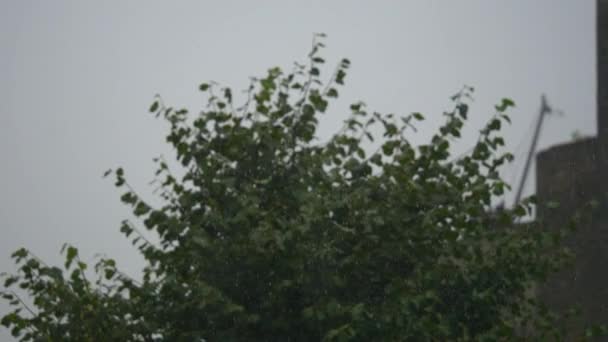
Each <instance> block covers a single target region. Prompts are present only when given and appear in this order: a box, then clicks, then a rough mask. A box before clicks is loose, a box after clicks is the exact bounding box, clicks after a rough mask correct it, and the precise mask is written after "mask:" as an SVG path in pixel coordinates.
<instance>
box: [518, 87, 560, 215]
mask: <svg viewBox="0 0 608 342" xmlns="http://www.w3.org/2000/svg"><path fill="white" fill-rule="evenodd" d="M551 113H553V109H552V108H551V107H550V106H549V104H548V103H547V97H546V96H545V94H542V95H541V98H540V111H539V115H538V119H536V120H537V121H536V129H535V130H534V137H533V138H532V144H531V145H530V150H529V151H528V156H527V157H526V165H525V166H524V174H523V175H522V177H521V180H520V182H519V187H518V188H517V194H516V195H515V201H514V202H513V205H517V204H519V201H520V200H521V194H522V192H523V190H524V186H525V185H526V179H527V178H528V172H529V171H530V164H531V162H532V157H533V156H534V154H535V152H536V145H537V143H538V137H539V135H540V129H541V127H542V125H543V119H544V118H545V114H551Z"/></svg>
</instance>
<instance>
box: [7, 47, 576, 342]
mask: <svg viewBox="0 0 608 342" xmlns="http://www.w3.org/2000/svg"><path fill="white" fill-rule="evenodd" d="M321 38H322V35H318V36H316V37H315V40H314V43H313V48H312V51H311V53H310V54H309V56H308V65H300V64H298V63H296V64H295V67H294V69H293V71H291V72H288V73H287V72H284V71H282V70H281V69H279V68H272V69H270V70H269V71H268V73H267V74H266V75H265V76H264V77H263V78H260V79H254V80H253V81H252V83H251V85H250V86H249V88H248V92H247V94H248V99H247V101H246V103H245V104H244V105H243V106H242V107H238V108H236V107H235V106H234V104H233V100H232V92H231V89H229V88H224V87H220V86H218V85H217V84H214V83H205V84H202V85H200V90H201V91H202V92H204V93H205V94H207V95H208V105H207V107H206V108H205V109H204V110H203V111H202V113H201V114H200V115H198V116H196V117H194V118H191V117H189V116H188V112H187V111H186V110H185V109H179V110H178V109H174V108H172V107H169V106H167V105H165V104H164V103H163V101H162V99H161V98H160V97H156V98H155V99H154V102H153V104H152V106H151V108H150V112H152V113H154V114H156V116H157V117H162V118H163V119H165V120H166V121H167V122H168V124H169V126H170V128H169V133H168V135H167V137H166V139H167V142H169V143H170V144H171V145H172V146H173V147H174V148H175V151H176V157H177V161H178V162H179V163H180V164H181V166H183V170H184V176H183V177H180V178H178V177H177V176H175V175H174V174H173V173H171V172H170V170H169V166H168V163H167V162H166V161H165V160H164V159H162V158H159V159H156V162H157V163H158V169H157V171H156V177H157V180H158V184H160V186H159V191H160V197H161V199H162V200H163V203H164V205H163V206H162V207H160V208H154V207H153V206H152V205H149V204H148V203H147V202H146V201H145V200H144V199H142V198H141V197H140V196H139V195H138V194H137V193H136V192H135V191H134V190H133V189H132V187H131V186H130V185H129V184H128V183H127V181H126V177H125V174H124V171H123V169H121V168H118V169H116V170H114V171H112V170H109V171H108V172H107V173H106V175H109V174H113V175H114V177H115V180H116V182H115V185H116V186H117V187H119V188H120V189H123V190H124V194H123V195H122V197H121V200H122V202H124V203H125V204H126V205H129V206H131V207H132V208H133V214H134V216H135V217H136V218H137V219H138V220H139V221H141V222H143V225H144V226H145V227H146V229H148V230H149V231H151V232H154V233H155V234H156V235H157V236H158V240H159V243H157V244H155V243H152V242H150V241H149V240H147V239H146V238H145V236H144V235H142V234H141V233H140V230H139V229H137V228H136V224H135V223H132V222H131V221H129V220H125V221H124V222H123V223H122V226H121V228H120V229H121V231H122V232H123V233H124V234H125V235H126V236H127V237H128V238H131V239H133V243H134V244H135V245H136V246H137V247H138V248H139V250H140V251H141V253H142V254H143V256H144V257H145V260H146V266H145V268H144V269H143V280H142V281H141V282H138V281H135V280H133V279H132V278H130V277H129V276H127V275H125V274H123V273H121V272H120V271H119V270H118V268H117V266H116V263H115V261H114V260H112V259H104V258H102V259H100V260H99V262H98V263H97V264H96V265H95V273H94V274H95V279H94V280H89V278H87V273H88V272H87V265H86V264H85V263H83V262H82V261H80V260H79V258H78V250H77V249H76V248H75V247H73V246H65V248H64V250H63V253H65V257H66V262H65V265H64V269H61V268H59V267H55V266H48V265H46V264H45V263H44V262H43V261H41V260H39V259H38V258H36V257H35V256H34V255H33V254H32V253H30V252H29V251H27V250H26V249H19V250H18V251H16V252H15V253H14V254H13V257H14V258H15V259H16V262H17V263H18V264H19V265H20V269H19V273H18V274H17V275H6V278H5V283H4V285H5V288H6V290H5V291H4V292H3V293H2V296H3V297H4V298H5V299H6V300H8V301H9V302H10V304H11V305H13V306H15V310H14V312H11V313H9V314H8V315H6V316H5V317H4V318H3V319H2V324H3V325H5V326H6V327H8V328H10V329H12V332H13V334H14V335H15V336H20V337H21V339H22V340H25V341H30V340H36V341H37V340H47V339H48V340H53V341H55V340H58V341H59V340H61V341H67V340H74V341H98V340H124V341H154V340H168V341H182V340H183V341H197V340H199V341H200V340H206V341H270V340H276V341H315V340H328V341H330V340H331V341H333V340H340V341H344V340H360V341H368V340H382V341H392V340H412V341H420V340H469V339H483V338H485V339H486V340H495V339H500V340H504V339H511V338H513V337H514V336H524V335H529V336H528V337H531V336H535V337H538V338H540V337H543V336H545V337H546V336H549V335H548V334H554V335H551V336H559V335H557V334H559V331H558V329H557V328H555V327H554V326H553V325H552V324H553V319H554V315H553V314H551V313H550V312H548V311H547V310H546V309H545V308H544V307H543V306H542V304H541V303H539V302H538V301H537V300H536V299H535V298H534V296H533V295H531V290H530V289H531V286H532V285H533V284H535V283H537V282H542V281H543V280H544V279H545V278H546V277H547V275H549V274H550V273H551V272H552V271H554V270H556V269H557V268H558V267H559V266H560V265H561V264H562V263H563V261H564V260H565V258H566V253H565V252H564V250H563V249H562V248H560V247H559V246H560V245H559V243H560V239H561V236H562V233H561V232H560V231H557V230H556V231H551V232H547V231H542V230H540V229H538V228H537V227H536V226H535V225H534V224H533V223H531V224H516V221H517V220H518V218H520V217H522V216H525V215H526V214H527V213H529V211H530V210H531V208H532V205H533V199H532V198H531V199H528V200H526V201H524V202H523V203H522V204H520V205H518V206H517V207H515V208H514V209H512V210H503V211H498V212H493V211H492V210H491V208H492V199H493V198H495V197H496V196H500V195H502V194H503V193H504V191H505V190H506V189H508V188H509V186H508V184H506V183H505V182H504V181H503V180H502V179H501V177H500V175H499V168H500V167H501V165H503V164H505V163H506V162H509V161H511V159H512V158H513V157H512V155H511V154H509V153H502V152H500V151H501V146H503V145H504V141H503V139H502V138H501V137H500V136H499V135H498V133H499V131H500V129H501V126H502V125H503V124H504V123H505V122H507V123H508V122H510V121H509V117H508V115H507V114H506V112H507V110H508V109H509V108H510V107H512V106H513V105H514V103H513V102H512V101H511V100H509V99H503V100H502V101H501V102H500V104H498V105H497V106H496V107H495V111H496V114H495V115H494V116H493V117H492V119H491V120H490V121H489V122H488V123H487V125H486V126H485V127H484V128H483V129H482V130H481V132H480V136H479V139H478V141H477V143H476V145H475V147H474V149H473V151H472V153H470V154H468V155H465V156H463V157H461V158H458V159H455V160H454V159H450V158H451V157H450V144H451V143H452V142H453V141H454V140H455V139H458V138H459V137H460V134H461V133H460V132H461V128H462V127H463V124H464V123H465V121H466V119H467V113H468V108H469V105H468V103H469V102H470V100H471V94H472V92H473V88H471V87H468V86H465V87H464V88H463V89H462V90H461V91H459V92H458V93H457V94H456V95H454V96H453V97H452V101H453V103H454V107H453V110H452V111H450V112H447V113H445V122H444V124H443V125H442V126H441V128H440V129H439V131H438V132H437V133H436V134H435V135H434V136H433V137H432V139H431V141H430V142H428V143H427V144H423V145H420V146H414V145H413V144H411V143H410V142H409V141H408V139H407V136H408V133H409V132H410V131H412V130H415V126H416V124H417V123H418V122H420V121H422V120H423V119H424V118H423V116H422V114H420V113H412V114H409V115H404V116H397V115H393V114H380V113H375V112H371V111H369V110H368V108H367V107H366V105H365V104H364V103H362V102H358V103H355V104H353V105H351V106H350V109H351V111H352V114H351V115H350V117H349V118H348V119H347V120H346V121H345V123H344V127H343V128H342V129H341V130H340V131H338V132H337V133H336V134H335V135H333V136H332V137H331V138H330V139H329V140H328V141H327V142H318V140H317V139H315V138H316V135H315V134H316V130H317V126H318V117H319V116H320V115H323V113H325V112H326V111H327V108H328V104H329V101H330V100H332V99H333V98H336V97H338V88H339V87H340V86H342V85H343V84H344V80H345V77H346V74H347V70H348V68H349V66H350V62H349V61H348V60H347V59H343V60H342V61H341V62H340V63H338V65H337V67H336V69H335V71H334V73H333V75H332V76H331V77H330V79H329V80H328V81H327V82H325V83H324V82H322V81H321V72H320V70H321V69H322V65H323V63H324V60H323V58H321V56H320V54H319V51H320V49H321V48H322V47H323V44H322V42H321ZM369 146H374V147H377V150H375V151H374V150H373V149H372V150H371V152H370V151H369V150H366V148H367V147H369ZM89 277H90V274H89ZM16 285H18V287H20V288H21V289H23V290H24V291H25V292H27V295H28V296H29V298H31V299H32V300H33V305H28V304H26V303H25V301H24V300H22V299H21V297H19V296H18V293H17V292H15V291H13V290H11V288H12V287H14V286H16Z"/></svg>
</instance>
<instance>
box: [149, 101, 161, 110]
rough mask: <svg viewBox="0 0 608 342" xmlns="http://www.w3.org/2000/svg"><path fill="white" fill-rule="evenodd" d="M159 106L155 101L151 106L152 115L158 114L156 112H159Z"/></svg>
mask: <svg viewBox="0 0 608 342" xmlns="http://www.w3.org/2000/svg"><path fill="white" fill-rule="evenodd" d="M158 106H159V104H158V101H154V102H153V103H152V105H151V106H150V113H156V111H157V110H158Z"/></svg>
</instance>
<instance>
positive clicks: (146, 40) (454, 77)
mask: <svg viewBox="0 0 608 342" xmlns="http://www.w3.org/2000/svg"><path fill="white" fill-rule="evenodd" d="M594 3H595V1H593V0H542V1H541V0H510V1H497V0H496V1H488V0H477V1H473V0H469V1H467V0H461V1H453V0H443V1H439V0H437V1H431V0H418V1H413V0H403V1H377V0H376V1H328V0H318V1H285V0H281V1H278V0H277V1H251V0H248V1H245V0H243V1H214V2H212V1H163V2H161V1H108V0H105V1H96V2H93V1H76V0H74V1H28V0H14V1H10V0H0V232H1V235H0V271H2V270H7V271H11V270H13V266H12V262H11V261H10V260H9V254H10V253H11V252H12V251H13V250H14V249H16V248H18V247H21V246H26V247H28V248H30V249H31V250H32V251H34V252H35V253H36V254H37V255H38V256H40V257H41V258H43V259H45V260H49V261H51V262H59V260H60V259H59V256H58V252H59V249H60V248H61V245H62V244H63V243H64V242H69V243H73V244H75V245H76V246H78V247H80V248H81V249H82V254H83V255H84V259H85V260H90V259H91V258H92V257H93V255H94V254H95V253H105V254H107V255H108V256H111V257H115V258H116V259H117V260H118V262H119V265H122V266H123V268H124V269H126V270H127V273H131V274H137V270H138V269H139V268H140V266H141V258H140V257H139V256H138V255H137V254H136V252H135V251H134V250H133V249H132V248H131V245H130V244H129V242H128V241H127V240H126V239H124V238H123V236H122V235H121V234H120V233H119V232H118V228H119V222H120V221H121V220H122V219H124V218H128V217H129V213H128V211H127V210H126V209H125V208H124V207H122V205H121V204H120V203H119V200H118V196H119V193H118V192H117V191H116V189H114V187H113V185H112V182H111V181H110V180H108V179H105V180H104V179H102V178H101V174H102V173H103V171H105V170H106V169H108V168H110V167H116V166H119V165H120V166H123V167H124V168H125V171H126V174H127V177H128V179H129V180H130V182H131V183H132V184H133V185H134V186H135V187H136V188H137V189H138V190H140V192H142V193H144V194H147V195H148V194H150V186H149V185H148V182H149V181H150V180H152V178H153V171H154V169H153V164H152V158H154V157H156V156H158V155H159V154H164V155H165V156H167V157H170V156H171V152H170V149H169V148H168V147H167V146H166V145H165V144H164V142H163V141H164V135H163V134H164V128H165V126H164V125H163V123H162V122H160V121H158V120H155V119H154V118H153V116H151V115H149V114H147V108H148V107H149V105H150V103H151V101H152V97H153V95H154V94H156V93H159V94H161V95H162V96H163V98H164V99H165V101H166V102H168V103H170V104H172V105H175V106H177V107H182V106H183V107H186V108H189V109H190V110H192V112H194V113H196V112H197V111H198V109H200V108H202V105H203V104H204V103H203V98H202V97H201V94H200V93H199V92H198V91H197V86H198V85H199V84H200V83H201V82H203V81H206V80H215V81H218V82H221V83H223V84H225V85H228V86H231V87H233V88H234V89H244V88H245V87H246V86H247V82H248V77H249V76H254V75H261V74H262V73H264V72H265V70H266V69H268V68H269V67H273V66H280V67H283V68H288V67H290V66H291V65H292V62H293V61H302V60H303V59H304V58H305V57H306V54H307V52H308V51H309V48H310V42H311V38H312V34H313V33H314V32H324V33H326V34H327V35H328V38H327V39H326V44H327V49H326V50H325V51H324V52H323V54H324V55H325V56H326V59H327V60H328V61H329V62H330V64H331V62H338V61H339V59H340V58H342V57H348V58H349V59H350V60H351V62H352V67H351V73H350V74H349V75H348V77H347V80H346V88H345V89H344V90H342V91H341V95H342V98H341V99H340V100H339V101H338V102H337V103H336V104H335V106H333V107H331V108H330V110H329V113H328V114H326V117H325V118H324V120H323V121H322V124H323V127H322V128H321V130H320V131H321V135H325V136H328V135H329V134H330V133H331V132H332V130H333V129H336V128H337V127H338V126H340V125H341V122H342V120H343V119H344V118H345V115H346V113H347V108H348V104H349V103H351V102H354V101H357V100H363V101H365V102H366V103H367V104H368V106H369V107H370V108H371V109H373V110H376V111H380V112H385V113H387V112H392V113H402V114H406V113H410V112H413V111H418V112H422V113H424V114H425V116H426V117H427V120H428V121H427V122H425V123H424V124H423V125H422V126H421V127H420V129H421V130H420V133H419V135H418V137H417V138H413V139H412V140H414V141H417V142H422V141H424V139H425V138H428V136H429V135H430V134H432V133H433V130H434V129H435V128H436V127H437V125H438V124H439V123H440V122H441V113H442V111H443V110H444V109H446V108H448V107H449V105H450V102H449V97H450V96H451V95H452V94H454V93H455V92H456V91H458V90H459V89H460V88H461V86H462V85H463V84H467V85H471V86H474V87H475V88H476V94H475V99H476V100H475V102H474V104H473V107H472V112H471V120H470V122H469V123H468V124H467V129H466V130H465V138H464V139H463V141H462V142H461V143H459V144H457V145H456V146H455V147H454V148H455V153H459V152H462V151H465V150H466V149H467V148H468V147H469V146H470V145H471V144H472V143H473V142H474V141H475V139H476V132H477V131H478V129H479V128H480V126H481V125H482V124H483V123H484V122H485V121H486V120H487V119H488V118H490V116H491V115H492V114H493V112H492V109H493V105H494V104H495V103H497V102H499V100H500V99H501V98H502V97H509V98H512V99H514V100H515V102H516V103H517V108H516V109H515V110H513V111H512V112H511V114H512V118H513V122H514V123H513V125H512V126H511V127H508V128H507V130H506V132H505V134H506V136H507V140H508V142H509V143H510V144H511V145H510V146H511V147H512V149H513V150H517V148H518V147H519V150H518V151H523V150H524V149H525V148H526V147H527V146H526V145H527V144H529V141H530V138H529V137H527V135H529V134H530V126H531V123H532V122H533V121H534V120H535V118H536V115H537V113H538V109H539V106H540V95H541V93H546V94H547V96H548V99H549V102H550V103H551V104H552V105H553V106H554V107H555V108H558V109H560V110H561V111H563V113H564V115H563V116H561V117H552V118H549V119H547V120H546V121H545V123H546V125H545V126H544V128H543V132H542V137H541V142H540V147H541V148H547V147H548V146H550V145H553V144H556V143H560V142H565V141H568V140H570V139H571V136H572V133H573V132H575V131H578V132H579V133H581V134H583V135H593V134H595V130H596V122H595V110H596V104H595V99H596V96H595V92H596V81H595V61H596V58H595V4H594ZM519 164H523V163H519ZM515 166H517V164H516V165H515ZM511 169H513V170H517V167H511ZM514 172H515V171H512V170H506V171H505V175H506V176H507V179H508V180H511V179H513V177H512V175H513V174H515V173H514ZM532 178H533V177H532ZM532 191H533V184H531V185H530V186H529V190H528V193H531V192H532ZM6 311H7V307H6V305H4V303H1V304H0V315H2V314H4V313H6ZM7 336H8V335H7V332H6V331H1V332H0V339H1V340H5V339H7V338H8V337H7Z"/></svg>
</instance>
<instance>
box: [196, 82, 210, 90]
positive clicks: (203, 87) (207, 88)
mask: <svg viewBox="0 0 608 342" xmlns="http://www.w3.org/2000/svg"><path fill="white" fill-rule="evenodd" d="M198 90H200V91H207V90H209V84H208V83H202V84H201V85H200V86H198Z"/></svg>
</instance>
